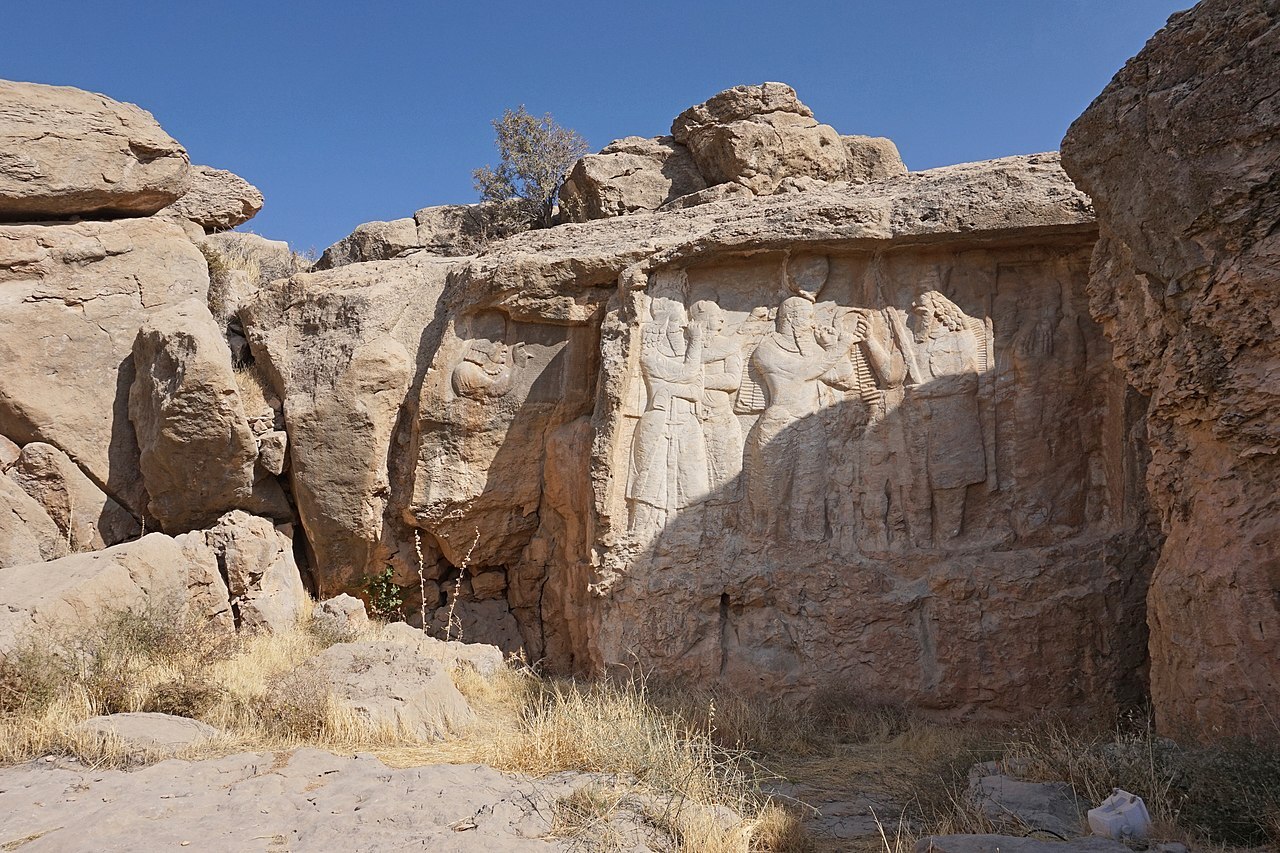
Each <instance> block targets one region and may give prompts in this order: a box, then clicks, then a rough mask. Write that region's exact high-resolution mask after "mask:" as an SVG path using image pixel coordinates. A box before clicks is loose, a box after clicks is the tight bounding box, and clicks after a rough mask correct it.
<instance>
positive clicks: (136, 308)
mask: <svg viewBox="0 0 1280 853" xmlns="http://www.w3.org/2000/svg"><path fill="white" fill-rule="evenodd" d="M208 286H209V276H208V267H207V266H206V264H205V260H204V258H203V257H202V256H201V255H200V252H199V250H197V249H196V247H195V246H194V245H192V244H191V241H190V240H188V239H187V237H186V235H185V234H184V233H183V231H182V229H181V228H179V227H178V226H177V225H175V224H173V223H171V222H165V221H163V220H159V219H130V220H122V221H119V222H82V223H78V224H75V225H4V226H0V363H3V364H5V365H8V369H7V370H5V371H3V373H2V374H0V432H2V433H4V434H5V435H7V436H9V437H10V438H12V439H14V440H16V441H18V442H19V443H22V444H27V443H30V442H33V441H40V442H44V443H46V444H51V445H53V446H54V447H56V448H58V449H59V450H61V451H63V452H64V453H66V454H67V455H68V456H69V457H71V459H72V460H73V461H74V462H75V463H76V464H77V465H78V466H79V467H80V468H81V469H82V470H83V471H84V472H85V474H86V475H87V476H88V477H89V478H90V479H91V480H93V482H94V483H96V484H97V485H98V487H99V488H101V489H102V490H103V491H104V492H105V493H106V494H107V495H108V496H110V497H111V498H112V499H114V500H116V501H117V502H119V503H120V504H121V505H122V506H124V507H126V508H127V509H128V510H130V512H132V513H133V514H134V515H135V516H140V515H141V513H142V512H143V510H144V509H145V504H146V500H145V492H144V489H143V485H142V478H141V476H140V474H139V469H138V446H137V441H136V439H135V437H134V432H133V426H132V424H131V423H130V422H129V416H128V405H129V404H128V393H129V386H130V385H131V384H132V383H133V359H132V351H133V343H134V339H135V338H136V337H137V335H138V329H139V327H141V326H142V324H143V323H144V322H145V321H146V319H147V317H148V316H150V315H151V314H152V313H154V312H156V311H158V310H161V309H163V308H164V307H166V306H169V305H173V304H176V303H178V302H181V301H182V300H184V299H191V298H196V299H199V300H203V299H204V298H205V295H206V292H207V289H208Z"/></svg>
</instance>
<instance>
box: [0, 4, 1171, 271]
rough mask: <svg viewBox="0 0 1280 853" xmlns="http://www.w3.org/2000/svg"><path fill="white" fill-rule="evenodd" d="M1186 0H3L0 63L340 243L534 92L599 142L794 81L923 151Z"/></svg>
mask: <svg viewBox="0 0 1280 853" xmlns="http://www.w3.org/2000/svg"><path fill="white" fill-rule="evenodd" d="M1190 5H1191V3H1190V2H1189V0H972V2H957V1H956V0H829V2H809V0H792V2H787V3H784V2H758V0H737V2H697V0H684V2H671V0H649V2H640V0H634V1H633V2H630V3H616V2H607V0H601V2H593V3H586V2H537V0H525V1H524V2H486V0H462V2H457V1H456V0H455V2H432V0H402V2H384V1H383V0H368V2H363V3H361V2H351V0H343V2H336V0H316V2H306V3H304V2H277V0H255V2H244V0H218V2H206V3H193V2H184V0H152V2H136V0H135V1H134V2H131V0H116V2H106V1H105V0H82V2H70V0H0V20H2V21H3V32H4V37H3V41H4V47H3V49H0V77H3V78H6V79H12V80H31V81H37V82H42V83H55V84H60V85H69V86H79V87H81V88H84V89H90V90H93V91H97V92H103V93H105V94H107V95H110V96H111V97H113V98H116V99H118V100H123V101H131V102H133V103H136V104H139V105H141V106H143V107H145V108H146V109H148V110H150V111H151V112H152V113H154V114H155V115H156V117H157V118H158V119H159V120H160V122H161V124H162V125H163V126H164V128H165V129H166V130H167V131H168V132H169V133H170V134H172V135H173V136H174V137H176V138H177V139H178V140H179V141H181V142H182V143H183V144H184V145H186V147H187V149H188V150H189V151H190V152H191V159H192V161H193V162H199V163H205V164H208V165H211V166H217V167H219V168H225V169H231V170H232V171H234V172H237V173H239V174H241V175H243V176H244V177H246V178H248V179H249V180H250V181H252V182H253V183H255V184H257V186H258V187H259V188H261V189H262V191H263V193H264V194H265V195H266V199H267V202H266V207H265V208H264V209H263V211H262V213H260V214H259V215H258V216H257V218H255V219H254V220H253V221H252V222H251V223H249V224H248V225H247V226H246V228H247V229H249V230H253V231H256V232H258V233H260V234H264V235H266V236H269V237H273V238H276V239H285V240H288V241H289V242H290V243H292V244H293V245H294V247H295V249H298V250H302V251H305V250H306V249H307V248H309V247H315V248H317V249H323V248H324V247H325V246H327V245H328V244H330V243H332V242H334V241H335V240H338V239H340V238H341V237H343V236H345V235H346V234H347V233H349V232H350V231H351V229H352V228H353V227H355V226H356V225H358V224H359V223H361V222H367V221H369V220H373V219H395V218H398V217H402V216H410V215H412V213H413V211H414V210H415V209H417V208H419V207H425V206H427V205H431V204H443V203H448V202H466V201H474V200H475V192H474V190H473V189H472V186H471V171H472V169H474V168H476V167H477V166H481V165H484V164H485V163H488V162H492V161H494V160H495V159H496V152H495V150H494V147H493V131H492V128H491V127H490V125H489V120H490V119H491V118H493V117H494V116H497V115H499V114H501V112H502V110H503V108H505V107H508V106H514V105H516V104H519V103H524V104H526V105H527V106H528V108H529V110H530V111H531V112H534V113H539V114H540V113H544V112H550V113H552V114H553V115H554V116H555V117H556V119H557V120H558V121H559V122H560V123H561V124H563V125H565V126H568V127H573V128H575V129H576V130H578V132H579V133H581V134H583V135H584V136H585V137H586V138H587V140H588V141H589V142H590V143H591V146H592V149H593V150H595V149H599V148H601V147H603V146H604V145H605V144H607V143H608V142H609V141H610V140H612V139H615V138H617V137H621V136H629V135H643V136H656V135H658V134H662V133H666V132H668V129H669V127H670V124H671V119H672V118H674V117H675V116H676V114H677V113H679V112H680V111H681V110H683V109H685V108H686V107H688V106H690V105H692V104H695V103H698V102H700V101H703V100H705V99H706V98H708V97H710V96H711V95H713V94H715V93H716V92H718V91H720V90H721V89H725V88H727V87H729V86H733V85H737V84H741V83H759V82H762V81H765V80H780V81H782V82H785V83H790V84H791V85H792V86H794V87H795V88H796V90H797V91H798V92H799V94H800V98H801V100H803V101H804V102H805V103H807V104H808V105H809V106H810V107H811V108H812V109H813V110H814V113H815V114H816V115H817V117H818V119H819V120H820V121H823V122H825V123H827V124H831V125H834V126H835V127H836V129H837V130H839V131H840V132H841V133H862V134H871V135H876V136H889V137H892V138H893V139H894V140H895V141H896V142H897V144H898V148H899V149H900V150H901V151H902V156H903V159H904V160H905V161H906V163H907V166H908V167H909V168H911V169H925V168H930V167H933V166H941V165H946V164H949V163H960V162H965V161H969V160H981V159H986V158H990V157H1000V156H1004V155H1007V154H1021V153H1030V152H1035V151H1044V150H1049V149H1054V148H1056V147H1057V146H1058V143H1059V142H1060V141H1061V139H1062V135H1063V133H1064V132H1065V130H1066V128H1067V125H1068V124H1070V122H1071V120H1072V119H1074V118H1075V117H1076V116H1077V115H1079V114H1080V112H1081V111H1082V110H1083V109H1084V108H1085V106H1087V105H1088V103H1089V101H1090V100H1092V99H1093V97H1094V96H1095V95H1096V94H1097V93H1098V92H1099V91H1101V89H1102V87H1103V86H1104V85H1105V84H1106V83H1107V81H1108V80H1109V79H1110V78H1111V75H1112V74H1114V73H1115V72H1116V71H1117V70H1118V69H1119V68H1120V66H1121V65H1123V64H1124V62H1125V60H1126V59H1128V58H1129V57H1130V56H1132V55H1133V54H1134V53H1136V52H1137V51H1138V50H1139V49H1140V48H1141V47H1142V45H1143V43H1144V42H1145V41H1146V39H1147V38H1149V37H1150V36H1151V35H1152V34H1153V33H1154V32H1155V31H1156V30H1157V29H1159V28H1160V27H1161V26H1163V24H1164V22H1165V20H1166V19H1167V18H1168V16H1169V15H1170V14H1171V13H1172V12H1175V11H1177V10H1179V9H1183V8H1186V7H1188V6H1190Z"/></svg>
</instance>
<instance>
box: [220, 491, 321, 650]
mask: <svg viewBox="0 0 1280 853" xmlns="http://www.w3.org/2000/svg"><path fill="white" fill-rule="evenodd" d="M204 537H205V541H206V542H207V543H208V544H209V546H210V547H211V548H212V549H213V551H214V553H215V554H216V555H217V557H218V564H219V567H220V568H221V570H222V576H223V577H224V578H225V579H226V581H227V592H228V594H229V595H230V596H231V605H232V609H233V611H234V613H235V616H236V622H237V626H238V627H243V628H266V629H269V630H273V631H282V630H287V629H289V628H292V627H293V626H294V624H295V623H297V621H298V618H299V617H300V616H301V615H302V612H303V609H304V607H305V606H306V602H307V591H306V589H305V588H304V587H303V585H302V575H301V574H300V573H299V571H298V564H297V562H296V561H295V560H294V556H293V536H292V529H291V526H290V525H287V524H285V525H280V526H276V525H275V524H273V523H272V522H271V521H270V520H269V519H266V518H261V517H259V516H255V515H250V514H249V513H247V512H244V511H242V510H236V511H234V512H229V513H227V514H226V515H224V516H223V517H222V518H220V519H218V521H217V523H216V524H214V525H213V526H212V527H211V528H209V529H208V530H207V531H205V533H204Z"/></svg>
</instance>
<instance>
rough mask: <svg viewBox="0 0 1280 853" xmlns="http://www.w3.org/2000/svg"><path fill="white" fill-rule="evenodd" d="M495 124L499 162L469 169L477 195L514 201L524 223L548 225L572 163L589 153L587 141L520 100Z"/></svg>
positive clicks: (494, 200) (496, 205)
mask: <svg viewBox="0 0 1280 853" xmlns="http://www.w3.org/2000/svg"><path fill="white" fill-rule="evenodd" d="M493 129H494V130H495V131H496V132H497V135H498V138H497V145H498V153H499V154H500V155H501V157H502V162H500V163H499V164H498V166H497V168H493V167H492V166H485V167H484V168H482V169H476V170H475V172H473V173H472V176H473V177H474V178H475V185H476V190H478V191H479V193H480V200H481V201H482V202H491V203H494V208H495V209H501V208H503V207H506V206H508V205H514V206H515V207H516V210H517V212H518V215H519V217H520V218H521V219H522V220H523V221H524V222H525V223H528V226H530V227H533V228H547V227H550V225H551V220H552V216H553V215H554V213H555V204H556V194H557V193H558V192H559V191H560V185H561V184H563V183H564V181H565V178H566V176H568V174H569V170H570V169H571V168H573V164H574V163H576V162H577V161H578V159H579V158H581V157H582V156H583V155H584V154H586V153H587V150H588V149H587V141H586V140H585V139H583V138H582V137H581V136H579V135H578V134H577V132H576V131H573V130H570V129H569V128H567V127H561V126H560V125H558V124H556V122H555V120H554V119H553V118H552V117H551V114H550V113H547V114H546V115H544V116H543V117H542V118H538V117H536V116H533V115H530V114H529V111H528V110H526V109H525V108H524V104H521V105H520V106H519V107H517V108H516V109H514V110H506V111H505V112H503V114H502V118H500V119H494V120H493Z"/></svg>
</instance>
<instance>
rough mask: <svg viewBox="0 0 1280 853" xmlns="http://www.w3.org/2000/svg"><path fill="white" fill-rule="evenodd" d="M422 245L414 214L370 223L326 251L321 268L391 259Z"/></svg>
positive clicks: (318, 264) (322, 256) (317, 263)
mask: <svg viewBox="0 0 1280 853" xmlns="http://www.w3.org/2000/svg"><path fill="white" fill-rule="evenodd" d="M420 248H422V247H421V246H420V245H419V244H418V225H417V223H416V222H414V221H413V219H412V218H411V217H406V218H405V219H393V220H392V221H390V222H366V223H364V224H363V225H358V226H356V230H354V231H352V232H351V233H350V234H349V235H347V236H346V237H343V238H342V239H341V240H339V241H338V242H336V243H334V244H333V245H332V246H330V247H329V248H327V249H325V250H324V254H322V255H321V256H320V260H318V261H316V269H317V270H327V269H333V268H334V267H340V266H344V265H346V264H356V263H362V262H364V261H387V260H390V259H392V258H395V257H398V256H399V255H402V254H405V253H407V252H412V251H416V250H417V249H420Z"/></svg>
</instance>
